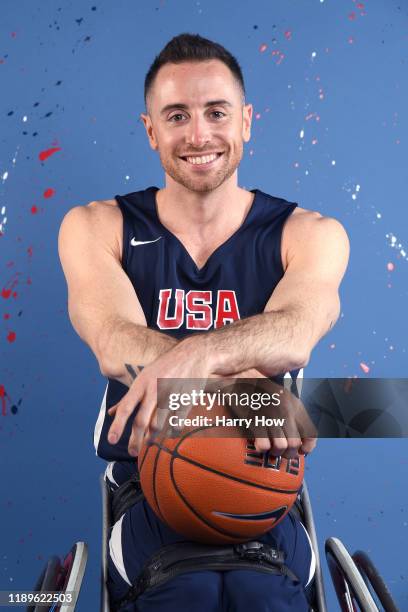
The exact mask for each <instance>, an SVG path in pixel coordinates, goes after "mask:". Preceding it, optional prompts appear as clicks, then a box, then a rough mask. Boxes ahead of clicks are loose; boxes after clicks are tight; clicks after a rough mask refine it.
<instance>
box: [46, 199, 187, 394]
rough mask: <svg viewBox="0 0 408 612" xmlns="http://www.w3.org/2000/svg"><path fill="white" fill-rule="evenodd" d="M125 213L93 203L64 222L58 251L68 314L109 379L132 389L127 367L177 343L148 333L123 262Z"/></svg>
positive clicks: (146, 361) (145, 361) (72, 212)
mask: <svg viewBox="0 0 408 612" xmlns="http://www.w3.org/2000/svg"><path fill="white" fill-rule="evenodd" d="M122 224H123V221H122V214H121V212H120V210H119V209H118V208H117V207H116V206H113V205H111V204H107V203H103V202H92V203H91V204H89V205H88V206H77V207H75V208H72V209H71V210H70V211H69V212H68V213H67V214H66V215H65V217H64V219H63V221H62V224H61V228H60V232H59V237H58V250H59V255H60V259H61V264H62V267H63V270H64V274H65V278H66V281H67V285H68V312H69V317H70V320H71V323H72V325H73V327H74V329H75V330H76V332H77V333H78V335H79V336H80V337H81V338H82V340H84V341H85V342H86V344H87V345H88V346H89V347H90V349H91V350H92V352H93V353H94V355H95V357H96V359H97V360H98V363H99V367H100V370H101V373H102V374H103V375H104V376H109V377H112V378H116V379H117V380H119V381H120V382H122V383H123V384H125V385H127V386H130V384H131V383H132V378H131V376H130V375H129V373H128V370H127V369H126V366H125V364H126V363H128V364H133V366H135V365H143V366H145V365H147V364H149V363H151V362H152V361H154V360H155V359H157V357H159V356H160V355H162V354H163V353H164V352H165V351H167V350H169V349H170V348H171V347H172V346H174V345H175V344H176V341H175V340H174V339H173V338H170V337H169V336H167V335H165V334H162V333H160V332H157V331H155V330H151V329H148V328H147V327H146V320H145V316H144V314H143V310H142V308H141V306H140V303H139V300H138V298H137V295H136V293H135V290H134V288H133V286H132V283H131V282H130V279H129V278H128V276H127V275H126V274H125V272H124V270H123V268H122V266H121V263H120V259H121V257H120V252H121V240H122Z"/></svg>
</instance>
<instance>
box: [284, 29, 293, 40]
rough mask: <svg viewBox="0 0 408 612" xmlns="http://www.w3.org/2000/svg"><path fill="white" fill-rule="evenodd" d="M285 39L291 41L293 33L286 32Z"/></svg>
mask: <svg viewBox="0 0 408 612" xmlns="http://www.w3.org/2000/svg"><path fill="white" fill-rule="evenodd" d="M285 38H286V40H291V38H292V32H291V31H290V30H286V32H285Z"/></svg>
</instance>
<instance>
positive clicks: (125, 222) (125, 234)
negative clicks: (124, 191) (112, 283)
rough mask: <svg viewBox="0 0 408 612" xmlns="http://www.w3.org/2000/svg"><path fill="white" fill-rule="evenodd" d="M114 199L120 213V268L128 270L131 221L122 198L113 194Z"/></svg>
mask: <svg viewBox="0 0 408 612" xmlns="http://www.w3.org/2000/svg"><path fill="white" fill-rule="evenodd" d="M115 200H116V201H117V203H118V208H119V210H120V212H121V213H122V261H121V264H122V268H123V269H124V271H125V272H126V271H127V270H128V265H129V242H130V240H131V238H130V231H131V223H130V222H129V217H128V214H127V210H126V206H125V205H124V204H123V201H122V198H121V196H119V195H116V196H115Z"/></svg>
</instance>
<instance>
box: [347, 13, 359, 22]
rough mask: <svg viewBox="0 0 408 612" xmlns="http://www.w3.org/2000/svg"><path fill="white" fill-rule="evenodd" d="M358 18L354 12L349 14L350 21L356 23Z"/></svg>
mask: <svg viewBox="0 0 408 612" xmlns="http://www.w3.org/2000/svg"><path fill="white" fill-rule="evenodd" d="M356 17H357V15H356V14H355V13H354V12H353V13H350V14H349V16H348V18H349V19H350V21H354V20H355V18H356Z"/></svg>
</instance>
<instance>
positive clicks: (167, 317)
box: [94, 187, 297, 461]
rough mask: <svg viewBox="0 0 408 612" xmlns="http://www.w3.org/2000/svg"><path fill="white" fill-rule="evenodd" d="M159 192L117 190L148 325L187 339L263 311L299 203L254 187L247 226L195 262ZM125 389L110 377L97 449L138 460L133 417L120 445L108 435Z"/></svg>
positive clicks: (127, 259) (126, 259)
mask: <svg viewBox="0 0 408 612" xmlns="http://www.w3.org/2000/svg"><path fill="white" fill-rule="evenodd" d="M157 191H158V187H149V188H147V189H145V190H142V191H135V192H133V193H128V194H127V195H124V196H120V195H116V196H115V199H116V200H117V202H118V205H119V207H120V210H121V211H122V215H123V255H122V267H123V269H124V271H125V272H126V274H127V275H128V277H129V278H130V280H131V282H132V285H133V287H134V290H135V292H136V294H137V297H138V299H139V302H140V304H141V306H142V309H143V312H144V315H145V317H146V322H147V326H148V327H149V328H151V329H156V330H158V331H161V332H162V333H166V334H169V335H171V336H174V337H176V338H182V337H184V336H186V335H190V334H196V333H198V334H202V333H205V331H207V330H210V329H217V328H219V327H222V326H223V325H226V324H228V323H232V322H233V321H235V320H237V319H243V318H245V317H249V316H252V315H255V314H259V313H262V312H263V310H264V309H265V306H266V303H267V302H268V300H269V298H270V296H271V294H272V292H273V290H274V289H275V287H276V285H277V284H278V283H279V281H280V279H281V278H282V276H283V273H284V270H283V266H282V258H281V238H282V230H283V226H284V223H285V221H286V219H287V218H288V217H289V215H291V214H292V212H293V211H294V209H295V208H296V206H297V204H295V203H292V202H287V201H286V200H283V199H281V198H275V197H273V196H270V195H268V194H267V193H264V192H262V191H260V190H259V189H253V190H252V193H254V200H253V203H252V206H251V208H250V210H249V212H248V214H247V216H246V218H245V220H244V222H243V223H242V225H241V226H240V227H239V228H238V230H237V231H236V232H235V233H234V234H233V235H232V236H230V237H229V238H228V239H227V240H226V241H225V242H224V243H223V244H221V245H220V246H219V247H218V248H217V249H216V250H215V251H214V252H213V253H212V255H211V256H210V257H209V258H208V260H207V262H206V263H205V265H204V266H203V267H202V268H198V267H197V265H196V264H195V262H194V261H193V259H192V258H191V257H190V255H189V253H188V252H187V250H186V248H185V247H184V246H183V244H182V243H181V242H180V240H178V238H176V236H175V235H174V234H172V233H171V232H170V231H169V230H168V229H167V228H166V227H164V225H162V223H161V222H160V220H159V217H158V214H157V207H156V192H157ZM134 365H137V364H134ZM127 390H128V387H126V386H125V385H123V384H122V383H120V382H119V381H117V380H114V379H108V384H107V388H106V391H105V394H104V398H103V401H102V405H101V409H100V413H99V417H98V420H97V423H96V426H95V435H94V444H95V449H96V452H97V454H98V455H99V456H100V457H103V458H104V459H107V460H110V461H113V460H119V461H120V460H129V459H133V458H132V457H131V456H130V455H129V453H128V452H127V446H128V440H129V436H130V431H131V421H132V419H129V422H128V424H127V426H126V429H125V431H124V433H123V436H122V438H121V439H120V441H119V442H118V443H117V444H115V445H111V444H109V443H108V441H107V434H108V431H109V428H110V426H111V424H112V421H113V418H112V417H110V416H109V415H108V414H107V413H106V411H107V409H108V408H110V407H111V406H113V405H115V404H116V403H117V402H119V400H120V399H121V398H122V397H123V395H124V394H125V393H126V392H127Z"/></svg>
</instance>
